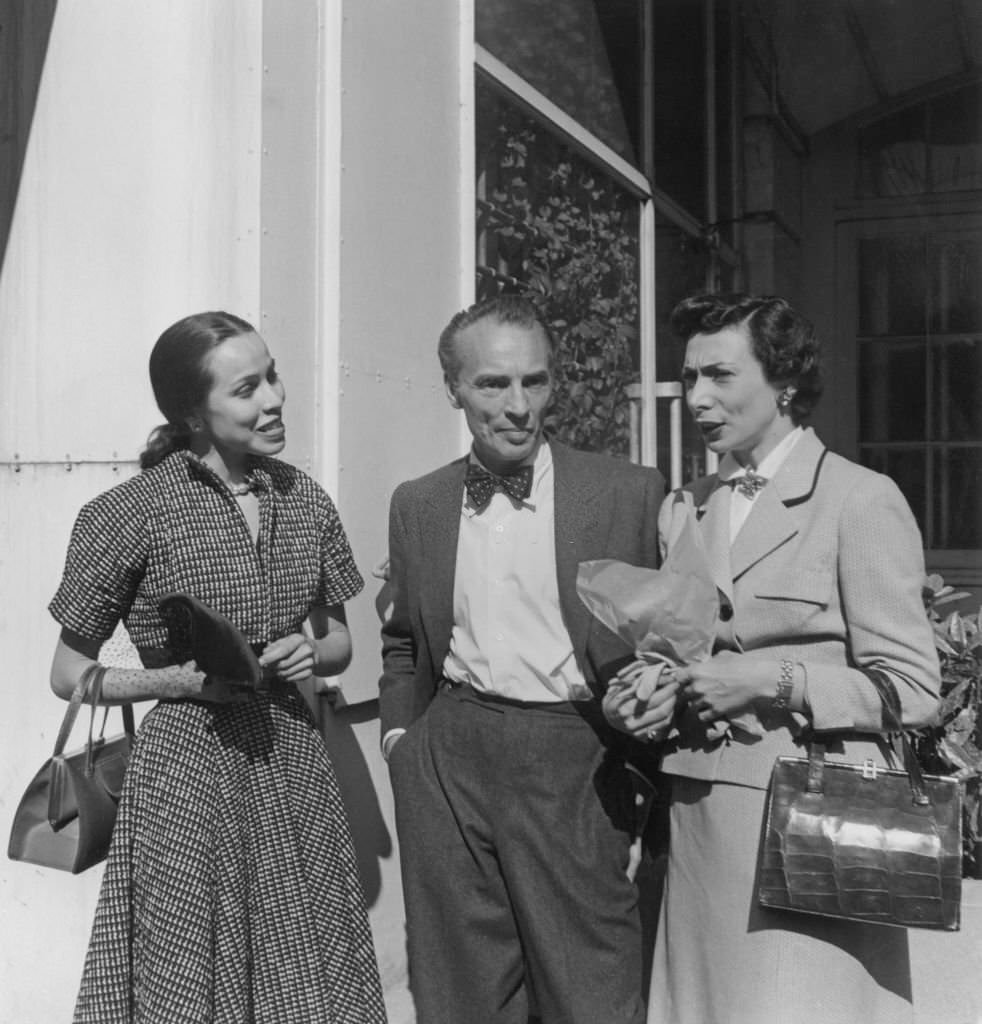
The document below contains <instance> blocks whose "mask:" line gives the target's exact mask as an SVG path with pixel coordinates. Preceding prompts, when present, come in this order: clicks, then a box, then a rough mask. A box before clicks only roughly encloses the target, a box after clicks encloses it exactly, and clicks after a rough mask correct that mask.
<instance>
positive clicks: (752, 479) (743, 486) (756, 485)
mask: <svg viewBox="0 0 982 1024" xmlns="http://www.w3.org/2000/svg"><path fill="white" fill-rule="evenodd" d="M731 483H732V484H733V486H734V487H735V488H736V489H737V490H738V491H739V492H740V493H741V494H742V495H743V496H744V497H745V498H746V499H747V500H748V501H753V500H754V498H756V497H757V492H758V491H759V490H760V489H761V488H762V487H763V486H764V484H766V483H767V477H766V476H760V475H759V474H758V473H755V472H754V471H753V470H752V469H748V470H747V471H746V472H744V473H741V474H740V476H735V477H733V479H732V481H731Z"/></svg>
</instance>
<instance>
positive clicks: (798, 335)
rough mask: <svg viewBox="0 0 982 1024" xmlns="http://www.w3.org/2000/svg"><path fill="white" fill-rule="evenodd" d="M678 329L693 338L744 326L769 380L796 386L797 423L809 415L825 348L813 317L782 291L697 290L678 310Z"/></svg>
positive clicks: (817, 390)
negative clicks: (725, 292)
mask: <svg viewBox="0 0 982 1024" xmlns="http://www.w3.org/2000/svg"><path fill="white" fill-rule="evenodd" d="M671 325H672V330H673V331H675V333H676V334H677V335H678V336H679V338H681V339H682V341H688V340H689V339H690V338H691V337H692V336H693V335H694V334H716V333H717V332H719V331H722V330H724V329H725V328H727V327H740V326H742V327H744V328H745V329H746V331H747V334H748V335H749V336H750V344H751V348H752V350H753V354H754V357H755V358H756V359H757V361H758V362H759V363H760V365H761V366H762V367H763V369H764V376H765V378H766V379H767V381H768V383H770V384H773V385H774V386H776V387H786V386H788V385H790V386H791V387H793V388H795V393H794V397H793V398H792V399H791V403H790V406H789V412H790V414H791V419H792V422H793V423H795V425H797V424H799V423H801V422H802V421H804V420H806V419H808V417H809V416H810V415H811V413H812V410H813V409H814V408H815V406H816V404H817V403H818V400H819V398H820V397H821V395H822V388H823V382H822V352H821V345H820V343H819V341H818V338H817V337H816V336H815V331H814V328H813V327H812V325H811V323H810V321H808V320H806V319H805V317H803V316H801V314H800V313H798V312H796V311H795V310H794V309H793V308H792V307H791V305H790V303H788V302H787V300H785V299H782V298H780V296H777V295H746V294H743V293H734V294H731V295H708V294H707V295H693V296H690V297H689V298H687V299H683V300H682V301H681V302H680V303H679V304H678V305H677V306H676V307H675V309H673V310H672V315H671Z"/></svg>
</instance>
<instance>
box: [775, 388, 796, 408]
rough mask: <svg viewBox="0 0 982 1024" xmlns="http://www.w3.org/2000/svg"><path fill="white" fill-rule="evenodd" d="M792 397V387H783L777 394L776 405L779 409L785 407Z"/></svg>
mask: <svg viewBox="0 0 982 1024" xmlns="http://www.w3.org/2000/svg"><path fill="white" fill-rule="evenodd" d="M792 398H794V388H785V389H784V390H783V391H782V392H781V393H780V394H779V395H778V396H777V407H778V408H779V409H781V410H785V409H787V407H788V406H789V405H790V404H791V399H792Z"/></svg>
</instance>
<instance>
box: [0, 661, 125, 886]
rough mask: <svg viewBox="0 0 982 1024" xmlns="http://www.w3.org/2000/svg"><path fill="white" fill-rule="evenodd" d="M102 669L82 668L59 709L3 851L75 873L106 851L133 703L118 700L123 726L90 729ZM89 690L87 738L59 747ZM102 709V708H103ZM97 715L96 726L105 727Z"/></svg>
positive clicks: (100, 857)
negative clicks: (53, 735)
mask: <svg viewBox="0 0 982 1024" xmlns="http://www.w3.org/2000/svg"><path fill="white" fill-rule="evenodd" d="M104 673H105V669H104V668H103V667H102V665H99V664H94V665H92V666H91V667H90V668H89V669H87V670H86V671H85V673H84V674H83V676H82V678H81V679H80V680H79V683H78V685H77V686H76V687H75V692H74V693H73V694H72V698H71V700H70V701H69V704H68V710H67V711H66V712H65V717H64V720H63V721H62V724H61V729H60V730H59V732H58V738H57V740H56V741H55V749H54V753H53V754H52V756H51V758H50V759H49V760H48V761H46V762H45V763H44V765H43V766H42V767H41V770H40V771H39V772H38V773H37V774H36V775H35V776H34V778H33V779H32V780H31V783H30V785H29V786H28V787H27V790H26V791H25V793H24V795H23V797H22V798H21V801H20V803H19V804H18V806H17V811H16V813H15V814H14V822H13V826H12V828H11V832H10V842H9V845H8V847H7V855H8V856H9V857H10V858H11V860H22V861H27V862H28V863H31V864H40V865H41V866H43V867H48V868H57V869H58V870H60V871H70V872H72V874H76V875H77V874H78V873H79V872H81V871H85V870H86V868H90V867H92V866H93V865H94V864H98V863H99V862H100V861H102V860H104V859H105V857H106V854H107V853H108V852H109V843H110V840H111V839H112V833H113V828H114V827H115V824H116V807H117V804H118V803H119V797H120V794H121V792H122V787H123V777H124V775H125V774H126V768H127V765H128V764H129V759H130V751H131V749H132V746H133V737H134V722H133V709H132V708H131V707H130V706H129V705H123V728H124V731H123V732H122V733H121V734H120V735H118V736H113V737H110V738H108V739H107V738H106V737H105V736H104V735H102V734H101V733H100V734H99V735H98V736H96V735H94V732H95V729H94V725H95V717H96V704H98V702H99V695H100V693H101V690H102V677H103V674H104ZM87 694H90V696H91V700H92V713H91V716H90V718H89V736H88V742H87V743H86V744H85V746H84V747H82V748H81V749H79V750H75V751H71V752H69V753H65V745H66V744H67V742H68V737H69V735H70V734H71V731H72V726H73V725H74V724H75V719H76V718H77V717H78V712H79V708H80V707H81V705H82V702H83V701H84V700H85V697H86V695H87ZM106 712H107V714H108V709H106ZM105 725H106V719H105V716H104V717H103V722H102V727H103V730H104V729H105Z"/></svg>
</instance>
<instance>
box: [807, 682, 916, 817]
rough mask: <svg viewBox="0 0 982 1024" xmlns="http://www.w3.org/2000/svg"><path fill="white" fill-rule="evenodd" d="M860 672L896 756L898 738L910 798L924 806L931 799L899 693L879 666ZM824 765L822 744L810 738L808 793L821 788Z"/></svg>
mask: <svg viewBox="0 0 982 1024" xmlns="http://www.w3.org/2000/svg"><path fill="white" fill-rule="evenodd" d="M863 674H864V675H865V676H866V678H867V679H869V681H870V682H871V683H872V684H873V687H874V688H875V690H876V692H877V693H878V694H879V697H880V701H881V703H882V705H883V725H884V731H885V732H886V733H887V734H888V735H889V736H890V737H891V744H890V745H891V749H892V750H893V752H894V755H895V756H896V753H897V751H896V746H895V742H896V739H895V738H899V740H900V744H901V754H902V758H903V765H904V771H906V772H907V778H908V779H909V780H910V791H911V796H912V799H913V802H914V803H915V804H916V805H917V806H918V807H927V806H928V805H929V804H930V803H931V801H930V799H929V797H928V795H927V790H926V788H925V786H924V775H923V773H922V772H921V766H920V765H919V764H918V763H917V758H916V757H915V756H914V748H913V747H912V746H911V745H910V740H909V739H908V738H907V733H906V732H905V730H904V726H903V720H902V718H901V711H900V697H899V695H898V694H897V688H896V686H894V684H893V680H892V679H891V678H890V677H889V676H888V675H887V674H886V673H885V672H882V671H880V670H879V669H865V670H864V671H863ZM824 768H825V744H824V743H822V742H820V741H819V740H815V739H812V741H811V743H810V744H809V747H808V783H807V789H808V792H809V793H821V792H822V786H823V782H822V776H823V773H824Z"/></svg>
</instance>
